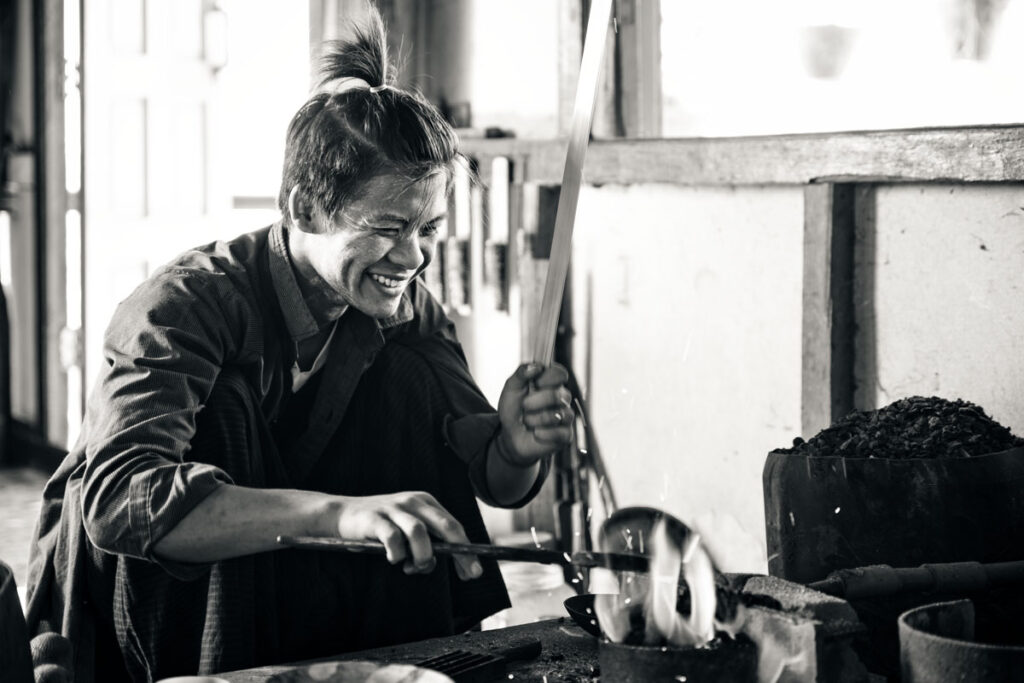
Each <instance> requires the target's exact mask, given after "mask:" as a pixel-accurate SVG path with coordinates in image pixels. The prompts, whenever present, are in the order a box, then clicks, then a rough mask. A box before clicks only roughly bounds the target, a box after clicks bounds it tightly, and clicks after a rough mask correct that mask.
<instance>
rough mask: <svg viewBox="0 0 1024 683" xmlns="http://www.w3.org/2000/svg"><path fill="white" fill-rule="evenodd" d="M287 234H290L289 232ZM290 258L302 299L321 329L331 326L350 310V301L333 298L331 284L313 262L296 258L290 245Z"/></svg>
mask: <svg viewBox="0 0 1024 683" xmlns="http://www.w3.org/2000/svg"><path fill="white" fill-rule="evenodd" d="M285 235H288V232H286V233H285ZM288 260H289V262H290V263H291V266H292V270H293V271H294V272H295V281H296V282H297V283H298V284H299V292H301V293H302V300H303V301H305V302H306V306H307V307H308V308H309V312H310V313H312V314H313V319H314V320H316V325H317V327H318V328H319V329H320V330H321V331H322V330H325V329H327V328H329V327H330V326H331V325H332V324H333V323H334V321H336V320H337V319H338V318H340V317H341V316H342V315H343V314H344V313H345V311H347V310H348V303H339V302H337V301H335V300H333V299H332V298H331V297H330V296H329V294H328V292H330V291H331V287H330V285H328V284H327V283H326V282H325V281H324V279H323V278H322V277H320V274H319V273H317V272H316V269H315V268H313V266H312V265H311V264H309V263H308V262H305V261H302V260H301V259H297V258H295V256H294V253H293V252H292V250H291V248H290V247H289V250H288Z"/></svg>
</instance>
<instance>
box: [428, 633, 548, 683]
mask: <svg viewBox="0 0 1024 683" xmlns="http://www.w3.org/2000/svg"><path fill="white" fill-rule="evenodd" d="M540 651H541V644H540V641H539V640H531V641H528V642H526V643H522V644H520V645H514V646H512V647H507V648H503V649H501V650H498V651H497V652H494V653H493V654H480V653H477V652H468V651H466V650H453V651H452V652H449V653H447V654H443V655H438V656H437V657H431V658H430V659H424V660H423V661H421V662H416V666H418V667H420V668H421V669H433V670H434V671H438V672H440V673H443V674H444V675H445V676H448V677H449V678H451V679H452V680H453V681H455V683H487V682H488V681H494V680H497V679H499V678H503V677H504V676H505V669H506V667H507V665H508V663H509V662H512V661H526V660H529V659H534V658H536V657H537V655H539V654H540Z"/></svg>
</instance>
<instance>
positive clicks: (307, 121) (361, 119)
mask: <svg viewBox="0 0 1024 683" xmlns="http://www.w3.org/2000/svg"><path fill="white" fill-rule="evenodd" d="M320 74H321V81H320V86H319V88H318V91H317V92H315V93H314V94H313V95H312V96H310V98H309V100H308V101H307V102H306V104H304V105H303V106H302V107H301V108H300V109H299V111H298V112H296V113H295V116H294V117H292V121H291V123H290V124H289V125H288V136H287V139H286V141H285V152H284V169H283V172H282V175H281V190H280V192H279V193H278V197H277V204H278V208H279V209H280V210H281V212H282V213H283V214H285V215H287V212H288V195H289V193H290V192H291V189H292V188H293V187H294V186H295V185H300V186H301V187H302V190H303V192H304V194H305V196H306V198H307V200H308V201H311V202H312V203H313V204H314V205H315V206H316V207H317V208H319V209H320V210H321V211H322V212H323V213H324V214H325V215H327V216H331V215H333V214H334V213H335V212H336V211H337V210H338V209H339V208H341V206H342V205H343V204H344V202H345V201H346V200H348V199H350V198H351V197H353V196H355V195H357V194H358V192H359V189H360V188H361V187H362V185H363V184H364V183H365V182H366V181H367V180H369V179H370V178H371V177H372V176H374V175H376V174H379V173H383V172H393V173H400V174H403V175H407V176H408V177H409V178H410V179H416V178H420V177H423V176H425V175H427V174H430V173H432V172H436V171H438V170H442V171H444V172H445V173H446V174H447V176H448V178H449V180H450V178H451V175H452V167H453V163H454V162H456V160H458V159H459V158H460V154H459V151H458V137H457V136H456V135H455V131H454V130H453V129H452V127H451V126H450V125H449V124H448V122H447V121H445V119H444V117H443V116H442V115H441V112H440V111H438V109H437V108H436V107H434V105H432V104H430V103H429V102H427V100H426V99H425V98H424V97H423V96H422V95H420V94H419V93H418V92H415V91H409V90H402V89H398V88H395V87H393V85H392V83H393V82H394V78H393V75H392V69H391V65H390V64H389V63H388V50H387V34H386V33H385V29H384V22H383V20H382V19H381V17H380V14H379V13H378V12H377V10H376V9H375V8H374V7H373V6H372V5H371V6H370V13H369V19H368V21H367V22H366V23H365V24H364V25H363V26H358V27H355V29H354V31H353V36H352V38H351V39H349V40H341V41H331V42H329V43H326V44H325V46H324V53H323V56H322V57H321V67H320ZM339 78H358V79H362V80H364V81H366V83H367V84H368V85H369V86H371V87H373V91H371V90H370V89H368V88H365V87H353V88H348V89H342V90H341V91H340V92H338V93H332V92H331V91H330V88H329V87H328V88H324V86H325V85H327V84H329V83H330V82H331V81H334V80H336V79H339ZM383 85H386V86H388V87H386V88H383V89H380V88H379V87H377V86H383ZM320 90H323V92H321V91H320ZM449 184H450V183H449Z"/></svg>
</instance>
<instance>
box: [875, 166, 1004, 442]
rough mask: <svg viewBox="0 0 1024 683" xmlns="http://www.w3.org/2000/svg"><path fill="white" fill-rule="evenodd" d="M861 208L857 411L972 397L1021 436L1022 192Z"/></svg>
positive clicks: (889, 190) (969, 192) (889, 191)
mask: <svg viewBox="0 0 1024 683" xmlns="http://www.w3.org/2000/svg"><path fill="white" fill-rule="evenodd" d="M857 209H858V211H859V212H860V213H861V214H862V215H864V216H865V217H866V218H867V220H866V221H865V222H864V223H865V225H864V228H863V229H862V230H861V235H860V237H861V240H862V244H863V247H862V248H861V249H860V252H859V254H858V270H859V272H860V273H861V274H862V276H863V277H862V278H861V279H860V281H859V283H858V287H859V293H858V296H857V300H858V301H859V302H860V309H859V310H858V317H859V319H860V321H861V327H860V332H859V335H858V339H857V352H858V356H859V359H860V361H859V363H858V373H857V382H858V387H859V392H858V398H857V403H858V405H861V406H868V407H880V406H883V405H886V404H888V403H890V402H892V401H894V400H896V399H899V398H903V397H906V396H911V395H914V394H921V395H937V396H942V397H945V398H949V399H954V398H963V399H966V400H969V401H972V402H974V403H977V404H979V405H981V406H982V407H983V408H985V409H986V411H987V412H988V413H989V415H991V416H992V417H994V418H995V419H996V420H998V421H1000V422H1002V423H1003V424H1004V425H1006V426H1008V427H1010V428H1011V429H1013V430H1014V432H1015V433H1017V434H1022V435H1024V185H1020V184H1008V185H971V186H954V185H894V186H887V187H880V188H878V189H877V190H876V191H874V192H872V193H870V194H867V195H864V196H862V197H861V198H860V200H859V202H858V207H857ZM872 212H873V213H874V220H872V219H871V214H872ZM872 224H873V227H872ZM868 301H873V302H874V305H873V307H872V306H870V305H865V304H866V302H868ZM876 363H877V369H876V368H875V364H876Z"/></svg>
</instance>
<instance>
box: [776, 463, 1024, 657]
mask: <svg viewBox="0 0 1024 683" xmlns="http://www.w3.org/2000/svg"><path fill="white" fill-rule="evenodd" d="M763 484H764V505H765V526H766V532H767V542H768V572H769V573H770V574H771V575H773V576H778V577H780V578H783V579H786V580H788V581H793V582H796V583H803V584H807V583H810V582H813V581H819V580H821V579H824V578H825V577H826V576H827V575H828V574H829V573H830V572H832V571H834V570H837V569H851V568H855V567H864V566H868V565H872V564H887V565H890V566H893V567H917V566H920V565H922V564H926V563H943V562H968V561H975V562H1009V561H1014V560H1022V559H1024V448H1014V449H1010V450H1007V451H1002V452H999V453H992V454H988V455H981V456H975V457H969V458H968V457H964V458H941V459H937V458H906V459H883V458H843V457H827V456H826V457H808V456H806V455H801V454H795V453H788V452H782V451H774V452H772V453H769V454H768V458H767V461H766V462H765V467H764V477H763ZM955 597H964V596H962V595H943V596H937V595H920V594H913V595H900V596H892V597H887V598H880V599H874V600H871V599H866V600H858V601H851V605H852V606H853V608H854V609H855V610H856V611H857V615H858V616H859V617H860V619H861V621H862V622H863V623H864V625H865V626H867V628H868V630H869V636H870V637H869V642H867V643H865V644H864V645H863V647H862V648H861V649H860V654H861V658H862V659H863V661H864V663H865V664H866V665H867V666H868V668H869V670H871V671H873V672H875V673H881V674H885V675H888V676H893V677H895V676H896V675H898V670H899V666H900V664H899V639H898V635H897V628H896V621H897V618H898V617H899V615H900V614H901V613H902V612H904V611H906V610H908V609H910V608H913V607H917V606H920V605H923V604H925V603H929V602H936V601H937V600H948V599H952V598H955ZM989 599H993V600H994V599H997V598H996V597H995V594H994V593H993V594H991V595H990V596H989Z"/></svg>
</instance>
